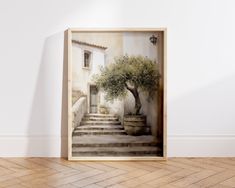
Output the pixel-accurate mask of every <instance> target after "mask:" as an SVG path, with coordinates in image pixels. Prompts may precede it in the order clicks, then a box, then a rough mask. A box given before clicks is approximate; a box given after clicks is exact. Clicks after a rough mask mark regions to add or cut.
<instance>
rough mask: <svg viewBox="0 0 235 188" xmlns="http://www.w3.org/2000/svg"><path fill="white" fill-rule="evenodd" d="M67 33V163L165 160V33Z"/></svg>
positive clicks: (145, 30) (150, 30) (117, 30)
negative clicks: (69, 161) (73, 161)
mask: <svg viewBox="0 0 235 188" xmlns="http://www.w3.org/2000/svg"><path fill="white" fill-rule="evenodd" d="M65 34H66V36H65V37H66V44H65V45H66V51H67V53H66V54H67V62H68V66H67V68H68V160H75V161H117V160H121V161H138V160H166V159H167V109H166V107H167V101H166V99H167V97H166V60H167V59H166V57H167V56H166V48H167V47H166V39H167V36H166V35H167V29H166V28H115V29H113V28H112V29H110V28H108V29H80V28H69V29H68V30H67V31H66V32H65ZM122 70H124V71H123V72H124V73H122ZM118 71H119V72H118ZM128 71H129V72H128ZM112 75H113V76H112ZM114 75H115V76H114ZM136 75H137V76H136ZM138 75H141V76H139V77H138ZM143 75H144V76H143ZM132 78H133V79H132ZM134 78H135V79H134ZM136 78H137V79H136ZM125 79H126V80H125ZM143 79H144V80H143ZM143 83H146V84H145V85H143ZM153 83H154V84H153ZM123 84H124V85H123ZM138 84H139V85H138ZM141 84H142V85H141ZM151 84H152V87H150V85H151ZM137 85H138V86H137ZM123 88H124V89H123ZM131 90H135V91H131ZM136 93H137V94H138V100H137V98H136V95H135V94H136ZM132 94H133V95H132ZM137 101H139V102H140V103H138V102H137ZM139 104H140V105H139ZM133 111H134V113H133Z"/></svg>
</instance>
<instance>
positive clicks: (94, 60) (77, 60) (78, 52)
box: [72, 43, 124, 120]
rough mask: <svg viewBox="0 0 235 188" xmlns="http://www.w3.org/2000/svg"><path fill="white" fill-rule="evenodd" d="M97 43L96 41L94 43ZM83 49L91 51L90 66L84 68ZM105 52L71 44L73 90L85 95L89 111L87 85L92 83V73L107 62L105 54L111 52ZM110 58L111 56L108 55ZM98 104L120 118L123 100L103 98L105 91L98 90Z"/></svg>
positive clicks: (122, 111)
mask: <svg viewBox="0 0 235 188" xmlns="http://www.w3.org/2000/svg"><path fill="white" fill-rule="evenodd" d="M95 44H97V43H95ZM84 50H88V51H90V52H91V61H90V67H89V68H84V66H83V63H84V62H83V53H84ZM112 50H114V49H112ZM107 53H108V52H106V50H104V49H100V48H96V47H90V46H86V45H79V44H76V43H73V45H72V67H73V68H72V72H73V73H72V88H73V90H80V91H82V92H83V93H84V94H85V95H87V100H88V101H87V104H88V108H87V109H88V111H89V92H90V91H89V85H90V84H94V77H93V76H94V75H95V74H99V73H100V67H101V66H105V65H106V64H107V62H106V61H107V59H106V56H107V55H109V56H112V54H110V53H108V54H107ZM110 58H111V57H110ZM98 98H99V99H98V106H99V105H105V106H106V107H108V109H109V113H110V114H116V115H118V116H120V120H122V117H123V113H124V107H123V101H119V100H114V101H112V102H110V101H106V100H105V93H104V92H102V91H99V94H98Z"/></svg>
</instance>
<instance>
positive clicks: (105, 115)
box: [84, 114, 118, 118]
mask: <svg viewBox="0 0 235 188" xmlns="http://www.w3.org/2000/svg"><path fill="white" fill-rule="evenodd" d="M84 117H103V118H110V117H112V118H118V116H117V115H114V114H85V116H84Z"/></svg>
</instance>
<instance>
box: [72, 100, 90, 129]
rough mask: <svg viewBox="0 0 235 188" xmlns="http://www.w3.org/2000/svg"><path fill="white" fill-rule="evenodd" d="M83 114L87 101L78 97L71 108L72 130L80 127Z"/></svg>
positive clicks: (85, 110)
mask: <svg viewBox="0 0 235 188" xmlns="http://www.w3.org/2000/svg"><path fill="white" fill-rule="evenodd" d="M85 113H87V100H86V97H80V98H79V99H78V100H77V101H76V102H75V103H74V105H73V107H72V114H73V129H74V128H75V127H77V126H79V125H80V122H81V120H82V118H83V116H84V114H85Z"/></svg>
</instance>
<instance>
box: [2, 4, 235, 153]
mask: <svg viewBox="0 0 235 188" xmlns="http://www.w3.org/2000/svg"><path fill="white" fill-rule="evenodd" d="M234 7H235V2H234V1H233V0H178V1H175V0H164V1H163V0H162V1H160V0H145V1H141V0H139V1H136V0H112V1H110V0H102V1H98V0H96V1H95V0H59V1H58V0H49V1H48V0H40V1H39V0H38V1H36V0H21V1H14V0H8V1H4V0H0V23H1V24H0V27H1V29H0V86H1V88H0V112H1V113H0V156H60V154H61V144H60V141H61V132H62V135H63V137H62V138H66V137H64V135H65V130H66V129H65V127H63V126H61V124H62V123H61V122H64V118H63V117H62V116H61V114H62V112H61V111H62V83H63V82H62V78H63V42H64V41H63V40H64V39H63V35H64V33H63V31H64V30H65V29H67V28H68V27H167V28H168V41H167V44H168V46H167V50H168V68H167V71H168V86H167V89H168V98H167V99H168V155H169V156H234V155H235V126H234V125H235V84H234V83H235V55H234V54H235V53H234V52H235V34H234V33H235V22H234V19H235V11H234ZM62 125H63V124H62ZM61 127H62V128H61ZM65 140H66V139H65ZM65 152H66V151H65Z"/></svg>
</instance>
